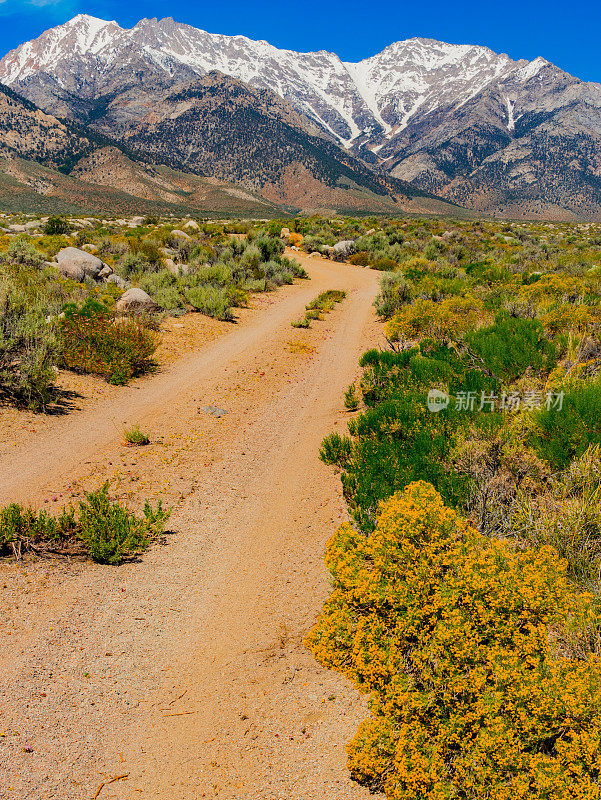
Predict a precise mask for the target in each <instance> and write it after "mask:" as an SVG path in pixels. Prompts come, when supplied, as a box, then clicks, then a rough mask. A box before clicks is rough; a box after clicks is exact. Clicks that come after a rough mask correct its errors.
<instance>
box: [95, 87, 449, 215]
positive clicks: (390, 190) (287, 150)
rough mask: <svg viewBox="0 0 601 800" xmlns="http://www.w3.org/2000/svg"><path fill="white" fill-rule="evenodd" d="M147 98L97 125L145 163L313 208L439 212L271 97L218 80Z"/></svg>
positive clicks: (119, 99)
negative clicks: (372, 168) (238, 185)
mask: <svg viewBox="0 0 601 800" xmlns="http://www.w3.org/2000/svg"><path fill="white" fill-rule="evenodd" d="M140 99H141V98H140V95H139V92H138V91H137V90H132V89H130V90H128V91H126V92H124V93H123V94H117V95H115V97H114V98H113V99H112V100H111V102H110V103H109V104H108V105H107V106H106V108H105V109H103V111H102V113H98V115H97V117H96V119H95V127H96V128H97V129H99V130H101V131H104V132H106V133H111V132H112V134H113V135H117V136H118V138H119V139H120V140H121V141H122V142H123V143H124V144H125V145H126V146H127V148H128V150H129V151H131V152H132V153H135V154H136V155H137V156H138V157H140V158H142V159H144V160H145V161H151V162H153V163H162V164H168V165H170V166H172V167H174V168H177V169H180V170H186V171H190V172H194V173H196V174H199V175H213V176H215V177H217V178H220V179H222V180H229V181H235V182H237V183H240V184H242V185H243V186H245V187H247V188H249V189H251V190H253V191H256V192H258V193H260V194H261V195H262V196H263V197H266V198H269V199H270V200H272V201H273V202H276V203H284V204H288V205H290V206H292V207H296V208H302V209H304V210H313V209H315V210H316V209H319V208H322V209H323V208H344V209H347V210H356V211H361V210H365V211H368V210H370V209H371V210H380V211H389V212H390V211H392V212H394V211H398V210H399V206H400V208H411V209H415V210H418V209H419V210H422V211H423V210H427V209H428V207H429V206H428V203H430V204H431V203H432V202H434V204H436V201H433V200H430V201H428V198H425V197H424V198H422V195H423V192H420V191H417V190H416V189H415V188H414V187H412V186H411V185H409V184H407V183H405V182H403V181H401V180H396V179H395V178H393V177H390V176H386V175H380V174H377V173H375V172H373V171H372V170H371V169H369V168H368V167H367V166H365V165H364V164H363V163H362V162H361V161H358V160H357V159H356V158H354V157H353V156H352V155H351V154H350V153H348V152H347V151H345V150H342V149H341V148H339V147H338V146H337V145H335V144H334V143H333V142H331V141H330V140H329V139H328V138H326V137H324V135H323V133H321V132H320V131H319V130H318V129H317V128H316V127H315V125H313V124H312V123H311V122H310V120H308V119H307V118H306V117H304V116H302V115H299V114H298V113H296V112H295V111H294V109H293V108H292V107H291V106H290V105H289V104H287V103H285V102H283V101H282V100H281V99H280V98H278V97H277V95H275V94H274V93H273V92H271V91H270V90H268V89H253V88H251V87H249V86H248V85H247V84H244V83H242V82H241V81H239V80H236V79H234V78H231V77H228V76H226V75H223V74H221V73H218V72H211V73H209V74H207V75H205V76H204V77H202V78H200V79H197V80H195V81H194V82H192V83H184V84H181V85H179V86H177V87H176V88H169V89H165V88H148V89H147V90H146V91H145V92H144V94H143V102H142V103H141V102H140ZM420 199H423V201H424V202H425V203H426V204H425V205H423V204H422V205H420V204H419V200H420ZM439 205H440V204H439Z"/></svg>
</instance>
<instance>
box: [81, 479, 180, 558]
mask: <svg viewBox="0 0 601 800" xmlns="http://www.w3.org/2000/svg"><path fill="white" fill-rule="evenodd" d="M169 515H170V512H169V511H165V510H163V507H162V505H161V501H160V500H159V504H158V506H157V508H156V509H154V510H153V509H152V507H151V506H150V504H149V503H148V502H146V505H145V507H144V515H143V517H142V518H138V517H136V516H135V515H134V514H132V512H131V511H129V510H128V509H126V508H124V507H123V506H121V505H119V504H118V503H113V502H111V500H110V497H109V494H108V484H105V485H104V486H103V487H102V489H100V490H99V491H97V492H93V493H89V494H86V500H85V502H82V503H80V504H79V514H78V523H79V525H78V527H79V530H78V532H77V535H78V538H80V539H81V541H82V542H83V544H84V545H85V547H86V548H87V550H88V552H89V554H90V557H91V558H92V559H93V560H94V561H98V562H100V563H101V564H120V563H121V562H122V561H123V559H124V558H126V557H128V556H131V555H135V554H136V553H139V552H141V551H142V550H145V549H146V548H147V547H148V546H149V544H150V541H151V539H152V538H153V537H156V536H158V535H160V534H161V533H162V532H163V530H164V527H165V524H166V522H167V520H168V519H169Z"/></svg>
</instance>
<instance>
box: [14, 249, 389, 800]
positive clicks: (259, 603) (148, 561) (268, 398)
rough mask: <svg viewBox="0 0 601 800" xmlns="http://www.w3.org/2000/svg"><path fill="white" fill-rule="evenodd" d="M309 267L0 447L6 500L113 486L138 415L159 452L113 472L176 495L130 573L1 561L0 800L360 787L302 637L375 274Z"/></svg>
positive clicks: (333, 512) (293, 798)
mask: <svg viewBox="0 0 601 800" xmlns="http://www.w3.org/2000/svg"><path fill="white" fill-rule="evenodd" d="M305 265H306V267H307V269H308V270H309V272H310V274H311V277H312V280H311V281H310V283H305V284H298V285H296V286H295V287H290V288H287V289H285V290H283V291H282V292H281V293H279V294H278V295H277V296H276V297H275V299H274V302H273V303H272V305H271V306H270V308H269V309H267V310H265V311H262V312H260V313H259V314H257V315H255V316H254V317H253V316H251V317H250V318H249V319H247V320H246V321H245V322H244V324H243V325H241V326H240V327H238V328H237V329H235V330H233V331H232V332H231V333H229V334H227V335H225V336H223V337H222V338H220V339H218V340H217V341H216V342H213V343H212V344H210V345H208V346H207V347H206V348H204V349H203V350H202V351H200V352H199V353H196V354H193V355H191V356H189V357H186V358H185V359H182V360H181V361H180V362H178V363H177V364H175V365H174V366H173V367H172V368H170V369H169V370H168V371H166V372H165V373H163V374H161V375H159V376H156V377H154V378H152V379H151V380H149V381H143V382H139V383H137V384H136V385H135V386H134V387H132V388H130V389H124V390H123V392H122V393H121V392H120V393H119V394H118V396H116V397H115V399H113V400H112V401H111V404H110V406H109V407H103V408H102V409H99V408H97V407H90V408H88V409H87V410H85V411H81V412H76V413H74V414H72V415H68V416H65V417H63V418H61V419H60V420H57V421H56V422H54V423H53V425H52V426H50V427H49V429H48V430H47V431H44V432H43V433H42V434H41V435H40V436H38V437H37V438H36V440H35V443H34V445H32V442H31V440H26V441H24V442H23V444H22V445H21V446H17V447H16V448H14V449H13V451H10V452H8V453H6V454H5V455H3V456H2V459H1V460H0V502H7V501H8V500H14V499H19V500H22V501H24V500H27V501H31V502H41V500H42V498H44V497H45V495H47V494H48V492H49V491H50V492H52V493H56V494H57V496H58V495H60V494H63V492H64V491H65V490H66V487H69V486H70V487H72V486H73V485H74V483H75V482H77V480H78V479H79V478H80V477H81V476H82V475H84V474H85V475H87V476H88V477H90V476H93V477H96V478H97V479H102V478H104V477H105V476H107V475H110V472H111V469H113V468H114V465H115V463H117V460H118V459H119V458H122V459H123V458H125V456H124V454H123V452H122V448H121V451H120V447H121V445H120V443H119V441H118V432H117V428H116V424H117V423H122V422H123V421H126V420H129V421H140V422H141V423H142V425H143V427H145V429H147V430H150V431H151V435H152V438H153V441H154V440H159V439H160V436H161V434H164V432H165V431H166V430H168V435H167V434H166V433H165V434H164V438H163V440H161V445H160V446H159V445H158V444H157V445H156V446H151V447H150V448H145V449H144V453H143V454H141V455H140V456H136V457H133V456H131V457H130V456H128V458H129V459H130V460H129V461H128V462H123V463H125V464H126V467H127V470H128V473H127V474H128V475H129V477H130V480H131V481H133V482H134V483H133V484H132V485H136V486H140V487H141V488H140V491H141V492H142V493H143V494H148V493H150V494H153V493H154V494H156V495H157V496H160V494H161V488H165V491H167V487H171V486H172V482H173V481H174V480H175V479H176V478H177V480H178V481H179V483H177V487H178V491H179V489H180V488H181V487H182V486H184V485H185V486H186V489H185V491H182V492H181V496H182V497H185V499H182V500H181V501H180V502H179V503H178V504H177V505H176V508H175V511H174V516H173V518H172V525H171V527H172V528H173V529H174V531H175V533H174V534H173V535H171V536H169V537H168V540H167V543H166V545H165V546H164V547H160V546H157V547H155V548H153V549H152V550H151V551H150V552H148V553H147V554H145V555H144V557H143V559H142V561H141V562H140V563H132V564H125V565H123V566H121V567H118V568H107V567H101V566H98V565H93V564H86V565H81V564H75V565H73V564H68V565H63V566H61V567H49V566H48V565H44V564H42V565H40V564H37V565H32V566H30V567H28V568H27V571H26V572H24V571H23V567H15V566H14V565H13V566H11V567H6V566H4V567H2V570H3V571H4V572H3V574H2V575H0V581H1V580H2V578H4V587H5V588H7V590H11V589H12V590H13V592H12V594H11V595H10V596H11V597H12V598H15V597H16V598H17V601H16V602H15V603H14V604H13V605H14V607H8V606H7V608H6V613H5V609H2V613H3V618H4V619H5V620H8V622H9V624H8V625H7V626H5V629H4V631H3V632H2V634H1V639H0V645H1V648H0V734H3V736H2V737H0V798H2V800H4V798H18V800H25V799H26V798H27V800H29V798H31V799H32V800H33V799H34V798H35V800H38V799H39V800H43V799H44V800H45V798H61V799H64V800H67V798H74V799H75V798H76V799H77V800H79V798H90V800H91V798H93V797H94V795H95V793H96V791H97V790H98V788H99V787H100V786H101V784H102V783H106V785H104V786H103V787H102V788H101V790H100V794H99V795H98V796H99V797H100V798H114V799H115V800H116V799H117V798H119V800H125V798H127V800H130V798H149V799H150V798H153V799H154V798H156V800H159V798H161V800H176V799H177V800H196V798H202V797H220V798H236V800H250V798H270V800H271V799H273V800H280V799H281V800H283V799H284V798H285V799H286V800H312V799H313V798H315V800H317V799H318V798H319V800H345V798H359V797H361V798H363V797H365V798H366V797H368V796H369V795H368V793H367V792H365V791H364V790H362V789H361V788H360V787H357V786H356V785H355V784H353V783H352V782H351V781H350V780H349V778H348V775H347V772H346V769H345V754H344V744H345V742H346V741H348V739H349V738H350V737H351V736H352V734H353V732H354V730H355V729H356V726H357V724H358V722H359V721H360V719H361V718H362V717H363V716H364V714H365V709H364V707H363V706H362V705H361V703H360V701H359V700H358V698H357V695H356V692H355V691H354V690H353V689H352V688H351V687H349V686H348V685H347V684H346V682H344V681H342V680H341V679H340V678H339V677H338V676H336V675H334V674H331V673H328V672H326V671H324V670H322V669H321V668H319V667H318V665H317V664H316V663H315V662H314V661H313V659H312V658H311V656H310V655H309V654H308V653H307V652H306V650H305V649H304V647H303V645H302V637H303V635H304V633H305V632H306V630H307V629H308V628H309V627H310V625H311V623H312V621H313V620H314V618H315V616H316V614H317V612H318V610H319V608H320V605H321V602H322V600H323V598H324V597H325V596H326V595H327V592H328V585H329V584H328V576H327V574H326V573H325V569H324V567H323V563H322V556H323V550H324V546H325V542H326V540H327V538H328V537H329V536H330V535H331V534H332V533H333V532H334V530H335V527H336V525H337V524H338V522H339V521H340V520H341V519H343V518H344V517H345V511H344V504H343V502H342V499H341V497H340V489H339V482H338V479H337V478H336V477H335V476H334V475H333V474H332V471H331V470H330V469H328V468H326V467H324V466H323V465H321V464H320V462H319V461H318V460H317V451H318V448H319V443H320V440H321V438H322V437H323V436H324V435H325V434H327V433H328V432H329V431H331V430H332V429H335V426H336V425H338V426H339V427H340V428H341V429H342V428H343V426H344V419H345V415H344V410H343V408H342V402H341V401H342V394H343V392H344V390H345V388H346V387H347V386H348V384H349V382H350V381H351V380H353V379H354V378H355V377H356V375H357V374H358V370H357V361H358V358H359V356H360V354H361V352H362V351H363V350H364V349H366V347H368V346H370V345H373V344H377V343H381V334H380V333H379V332H378V329H377V326H376V324H375V321H374V317H373V310H372V306H371V304H372V300H373V298H374V296H375V294H376V291H377V275H376V274H374V273H372V272H369V271H367V270H363V269H360V268H354V267H349V266H346V265H336V264H333V263H330V262H327V263H326V262H320V261H318V260H313V259H306V261H305ZM326 288H341V289H346V290H347V292H348V297H347V299H346V300H345V301H344V303H343V304H342V305H341V306H339V307H337V308H336V310H335V311H334V312H333V313H332V314H330V315H329V316H328V317H327V318H326V320H325V321H323V322H317V323H315V324H314V326H313V329H312V330H310V331H296V330H294V329H292V328H291V327H290V321H291V320H292V319H294V318H297V317H298V316H300V315H301V311H302V309H303V308H304V305H305V303H306V302H308V300H309V299H312V298H313V297H314V296H315V295H316V294H318V293H319V292H320V291H322V290H323V289H326ZM205 404H207V405H215V406H218V407H220V408H223V409H224V410H226V411H227V414H226V415H224V416H222V417H220V418H215V417H212V416H210V415H207V414H205V413H204V412H203V411H202V408H203V406H204V405H205ZM176 473H177V475H176ZM182 481H183V483H182ZM16 589H18V590H19V592H18V593H15V590H16ZM120 776H124V777H120ZM114 777H118V778H119V780H115V781H114V782H111V783H108V782H107V781H108V780H110V779H111V778H114Z"/></svg>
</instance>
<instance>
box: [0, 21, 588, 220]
mask: <svg viewBox="0 0 601 800" xmlns="http://www.w3.org/2000/svg"><path fill="white" fill-rule="evenodd" d="M214 71H218V72H220V73H222V74H224V75H226V76H230V77H232V78H235V79H237V80H239V81H241V82H242V83H244V84H246V85H247V86H248V87H249V90H250V91H260V90H265V91H270V92H272V93H273V94H274V95H277V96H278V97H279V98H281V100H282V101H283V102H284V103H286V104H288V105H289V107H290V108H291V109H292V110H293V111H294V112H295V113H296V114H297V115H298V119H300V120H301V121H300V122H298V121H297V122H296V123H295V126H293V127H298V128H303V129H304V130H305V131H306V132H307V133H309V132H310V135H312V136H315V137H318V138H322V139H323V140H324V141H326V140H329V141H330V142H332V143H335V144H336V145H337V146H338V147H339V148H340V149H341V150H342V151H343V152H347V153H348V154H349V155H351V154H352V156H354V157H356V158H358V159H359V160H360V161H362V162H363V163H365V164H368V165H369V166H370V167H371V169H372V170H373V171H374V172H375V173H376V174H381V175H385V174H388V175H390V176H391V177H393V178H398V179H401V180H402V181H406V182H409V183H411V184H412V185H413V186H414V187H415V188H417V189H420V190H422V191H424V192H426V193H430V194H434V195H437V196H440V197H442V198H444V199H446V200H448V201H450V202H453V203H460V204H462V205H465V206H466V207H468V208H470V209H473V210H475V211H478V212H483V213H487V214H493V215H494V214H496V215H504V214H505V215H506V214H508V213H512V214H515V213H517V215H518V216H520V215H528V216H530V215H534V216H543V217H544V216H554V215H557V214H559V215H560V216H561V217H563V216H565V215H568V216H570V215H575V216H581V215H584V216H585V217H587V218H595V219H597V218H601V184H600V182H599V176H601V163H600V161H599V157H598V156H597V153H598V152H601V85H599V84H595V83H590V82H589V83H587V82H584V81H581V80H579V79H578V78H575V77H573V76H571V75H569V74H568V73H567V72H565V71H563V70H561V69H560V68H558V67H556V66H555V65H553V64H552V63H551V62H549V61H547V60H546V59H544V58H543V57H542V56H539V57H537V58H536V59H534V60H532V61H527V60H525V59H522V60H513V59H511V58H510V57H509V56H508V55H507V54H504V53H501V54H497V53H495V52H494V51H492V50H490V49H489V48H486V47H483V46H480V45H453V44H447V43H444V42H439V41H437V40H434V39H424V38H420V37H413V38H411V39H407V40H404V41H399V42H393V43H392V44H391V45H389V46H388V47H387V48H385V49H384V50H382V51H381V52H380V53H377V54H375V55H373V56H370V57H369V58H366V59H363V60H361V61H359V62H345V61H342V60H341V59H340V58H339V57H338V56H337V55H336V54H335V53H331V52H329V51H327V50H321V51H316V52H309V53H297V52H296V51H293V50H285V49H278V48H276V47H274V46H273V45H271V44H269V43H268V42H266V41H264V40H261V41H253V40H252V39H249V38H248V37H245V36H226V35H224V34H212V33H208V32H206V31H202V30H200V29H198V28H194V27H193V26H191V25H187V24H185V23H178V22H175V21H174V20H173V19H172V18H170V17H168V18H165V19H161V20H159V19H156V18H153V19H143V20H140V21H139V22H138V23H137V24H136V25H135V26H133V27H132V28H129V29H127V28H122V27H120V26H119V25H118V24H117V23H116V22H114V21H104V20H100V19H98V18H93V17H89V16H86V15H78V16H77V17H75V18H74V19H73V20H70V21H68V22H67V23H65V24H63V25H59V26H57V27H55V28H52V29H50V30H49V31H46V32H44V33H43V34H41V36H39V37H38V38H37V39H35V40H33V41H31V42H26V43H24V44H23V45H21V46H20V47H19V48H16V49H15V50H13V51H11V52H10V53H8V54H7V55H6V56H5V57H4V58H3V59H2V60H1V61H0V80H1V81H3V82H5V83H7V84H8V85H9V86H10V87H11V88H13V89H14V90H15V91H17V92H18V93H19V94H21V95H23V96H24V97H26V98H28V99H29V100H30V101H31V102H33V103H35V104H36V105H37V106H39V107H41V108H42V109H44V110H45V111H46V112H48V113H51V114H54V115H55V116H57V117H60V118H67V119H72V120H74V121H76V122H78V123H79V124H82V125H88V126H90V127H91V128H93V129H96V130H102V131H104V133H105V134H106V133H107V131H109V132H110V133H113V131H115V132H116V138H119V139H120V140H122V141H126V140H127V139H128V138H131V129H132V127H134V128H135V126H136V124H137V120H136V119H134V118H132V119H129V120H126V119H125V118H124V117H123V115H121V118H120V119H119V120H117V116H118V115H117V106H118V103H120V102H123V108H127V109H129V110H130V111H131V112H132V113H134V115H135V114H136V113H138V111H139V108H140V107H141V106H142V105H143V103H144V101H145V98H147V96H148V95H149V94H152V93H154V92H155V91H164V92H166V93H168V92H169V91H171V90H175V89H176V88H177V87H178V86H183V85H192V84H194V83H195V82H197V81H199V80H201V79H202V78H203V77H205V76H206V75H207V74H209V73H211V72H214ZM259 104H260V103H259ZM290 113H292V112H290ZM115 120H117V122H118V126H121V127H117V128H111V127H110V126H111V125H112V124H113V123H114V122H115ZM324 147H325V145H324ZM339 158H342V156H340V157H339ZM266 166H267V167H268V169H267V171H269V168H270V166H271V165H266ZM357 169H358V170H359V172H361V169H362V168H361V167H358V168H357ZM520 204H521V205H522V206H523V208H522V210H520ZM558 210H559V211H558Z"/></svg>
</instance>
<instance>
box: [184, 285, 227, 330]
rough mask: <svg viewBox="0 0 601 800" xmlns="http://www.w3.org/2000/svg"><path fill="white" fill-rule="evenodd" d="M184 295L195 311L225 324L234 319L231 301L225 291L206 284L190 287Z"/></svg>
mask: <svg viewBox="0 0 601 800" xmlns="http://www.w3.org/2000/svg"><path fill="white" fill-rule="evenodd" d="M184 294H185V297H186V300H187V301H188V303H190V305H191V306H192V308H194V309H195V311H200V312H201V313H202V314H206V315H207V316H208V317H214V318H215V319H220V320H223V321H225V322H231V321H232V320H233V319H234V315H233V313H232V301H231V297H230V294H229V292H228V290H227V289H224V288H222V287H217V286H213V285H212V284H207V285H204V286H203V285H199V286H190V287H188V288H187V289H186V290H185V292H184Z"/></svg>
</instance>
